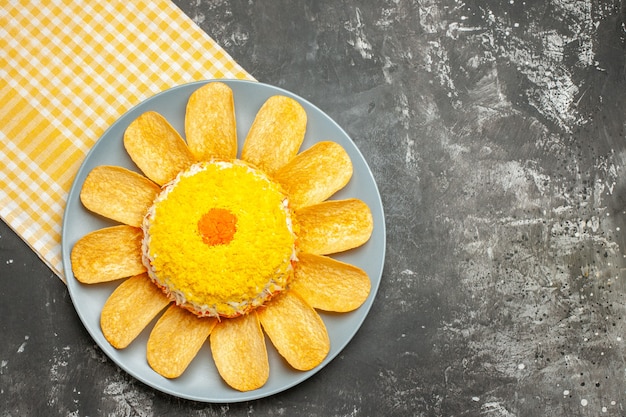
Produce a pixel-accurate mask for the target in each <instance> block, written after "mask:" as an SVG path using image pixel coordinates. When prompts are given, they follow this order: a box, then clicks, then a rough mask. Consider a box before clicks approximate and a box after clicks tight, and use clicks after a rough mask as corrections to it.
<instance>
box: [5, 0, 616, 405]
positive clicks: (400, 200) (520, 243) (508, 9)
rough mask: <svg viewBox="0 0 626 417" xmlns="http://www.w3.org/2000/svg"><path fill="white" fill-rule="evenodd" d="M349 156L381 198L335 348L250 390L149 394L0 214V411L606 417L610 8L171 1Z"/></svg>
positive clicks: (610, 373)
mask: <svg viewBox="0 0 626 417" xmlns="http://www.w3.org/2000/svg"><path fill="white" fill-rule="evenodd" d="M176 3H177V4H178V5H179V7H180V8H181V9H182V10H183V11H184V12H185V13H187V14H188V15H189V16H190V17H191V18H192V19H193V20H194V21H195V22H196V23H197V24H198V25H199V26H200V27H202V29H204V30H205V31H206V32H207V33H208V34H209V35H210V36H212V37H213V38H214V39H215V40H216V41H217V42H218V43H219V44H221V45H222V46H223V47H224V48H225V49H226V50H227V51H228V52H229V53H230V54H231V55H232V56H233V57H234V58H235V59H236V60H237V61H238V62H239V63H240V64H241V65H242V66H243V67H244V68H245V69H246V70H248V71H249V72H250V73H251V74H252V75H253V76H254V77H255V78H256V79H258V80H259V81H262V82H265V83H268V84H273V85H277V86H280V87H283V88H286V89H288V90H290V91H293V92H294V93H296V94H298V95H300V96H302V97H304V98H306V99H308V100H309V101H311V102H312V103H314V104H316V105H317V106H318V107H320V108H321V109H322V110H324V111H325V112H327V113H328V114H329V115H330V116H331V117H332V118H333V119H334V120H336V121H337V122H338V123H339V124H340V125H341V126H342V127H343V128H344V129H345V130H346V131H347V132H348V134H349V135H351V137H352V138H353V140H354V141H355V143H356V144H357V145H358V146H359V148H360V149H361V151H362V153H363V155H364V156H365V158H366V160H367V161H368V163H369V165H370V167H371V169H372V171H373V173H374V176H375V177H376V180H377V183H378V186H379V189H380V192H381V195H382V199H383V204H384V207H385V210H386V226H387V233H388V239H387V258H386V263H385V271H384V274H383V278H382V283H381V286H380V290H379V292H378V296H377V299H376V301H375V303H374V306H373V308H372V310H371V312H370V314H369V316H368V318H367V320H366V321H365V323H364V325H363V327H362V328H361V330H360V331H359V333H358V334H357V335H356V337H355V338H354V339H353V341H352V342H351V343H350V344H349V345H348V347H347V348H346V349H345V350H344V351H343V352H342V354H341V355H340V356H339V357H337V358H336V359H335V360H334V361H333V362H332V363H331V364H330V365H329V366H327V367H326V368H324V369H323V370H322V371H320V372H319V373H318V374H316V375H315V376H314V377H313V378H311V379H309V380H307V381H306V382H304V383H302V384H300V385H298V386H296V387H294V388H292V389H290V390H288V391H285V392H283V393H281V394H278V395H275V396H273V397H270V398H266V399H262V400H258V401H253V402H250V403H238V404H219V405H213V404H203V403H194V402H190V401H186V400H180V399H177V398H174V397H170V396H168V395H165V394H162V393H159V392H157V391H155V390H153V389H151V388H149V387H147V386H145V385H143V384H142V383H140V382H138V381H136V380H134V379H133V378H132V377H130V376H128V375H127V374H125V373H124V372H123V371H121V370H120V369H118V368H117V367H116V366H115V365H114V364H113V363H112V362H111V361H110V360H109V359H108V358H107V357H106V356H105V355H103V354H102V352H101V351H100V350H99V349H98V348H97V347H96V345H95V344H94V343H93V342H92V341H91V339H90V338H89V336H88V334H87V332H86V331H85V330H84V328H83V327H82V325H81V323H80V321H79V319H78V317H77V316H76V313H75V312H74V310H73V307H72V304H71V301H70V299H69V295H68V294H67V290H66V288H65V286H64V285H63V284H62V283H61V282H60V281H59V280H57V279H56V278H54V277H53V276H52V273H51V272H50V271H49V270H48V269H47V268H46V267H45V266H44V265H43V264H42V263H41V261H39V259H38V258H37V257H36V255H34V254H33V253H32V251H30V249H29V248H28V247H27V246H26V245H24V244H23V243H22V242H21V240H20V239H19V238H17V237H16V236H15V235H14V234H13V233H12V232H11V231H10V230H8V228H7V227H6V225H5V224H0V277H1V280H2V283H3V285H2V286H1V287H0V288H1V289H0V331H1V333H2V343H1V344H0V415H2V416H18V415H19V416H24V415H33V416H34V415H72V416H99V415H116V416H161V415H189V416H226V415H246V416H278V415H285V416H300V415H301V416H409V415H415V416H431V415H432V416H439V415H440V416H503V417H504V416H540V415H550V416H605V415H606V416H622V415H626V410H625V408H626V360H625V355H626V332H625V330H626V322H625V320H626V274H625V273H624V267H625V265H626V261H625V259H624V257H625V255H624V254H625V253H626V252H625V248H626V247H625V245H626V238H625V236H626V235H625V232H626V207H625V204H624V203H625V200H626V175H625V174H624V170H625V169H626V138H625V130H626V3H625V2H624V1H623V0H622V1H617V0H616V1H591V0H578V1H574V0H547V1H543V0H542V1H535V0H527V1H521V0H506V1H486V0H475V1H468V2H461V1H454V0H440V1H435V0H423V1H422V0H417V1H406V0H397V1H381V2H359V1H354V0H347V1H343V2H334V1H319V2H318V1H305V2H290V1H283V0H281V1H274V2H256V1H202V0H199V1H181V0H178V1H176Z"/></svg>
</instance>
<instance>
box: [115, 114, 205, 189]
mask: <svg viewBox="0 0 626 417" xmlns="http://www.w3.org/2000/svg"><path fill="white" fill-rule="evenodd" d="M124 147H125V148H126V151H127V152H128V155H130V157H131V159H132V160H133V162H135V164H136V165H137V166H138V167H139V169H140V170H142V171H143V173H144V174H146V177H148V178H150V179H151V180H152V181H154V182H156V183H157V184H159V185H163V184H166V183H168V182H170V181H171V180H173V179H174V178H175V177H176V175H177V174H178V173H179V172H180V171H184V170H185V169H187V168H189V167H190V166H191V165H192V164H193V163H194V162H195V159H194V157H193V154H192V153H191V151H190V150H189V148H188V147H187V145H186V144H185V141H184V140H183V138H181V137H180V135H179V134H178V132H177V131H176V129H174V128H173V127H172V126H171V125H170V124H169V123H168V121H167V120H166V119H165V117H163V116H161V115H160V114H159V113H157V112H154V111H149V112H146V113H143V114H142V115H141V116H139V117H138V118H136V119H135V120H133V122H132V123H131V124H130V125H129V126H128V128H127V129H126V132H124Z"/></svg>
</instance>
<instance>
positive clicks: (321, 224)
mask: <svg viewBox="0 0 626 417" xmlns="http://www.w3.org/2000/svg"><path fill="white" fill-rule="evenodd" d="M295 217H296V219H297V221H298V225H299V228H300V232H299V234H298V238H299V241H298V245H299V248H300V250H301V251H302V252H306V253H313V254H317V255H327V254H330V253H337V252H342V251H345V250H348V249H352V248H356V247H358V246H361V245H362V244H364V243H365V242H367V241H368V239H369V238H370V236H371V235H372V230H373V227H374V221H373V219H372V212H371V211H370V209H369V207H368V206H367V204H365V203H364V202H363V201H361V200H358V199H354V198H351V199H347V200H330V201H325V202H323V203H320V204H316V205H313V206H309V207H304V208H302V209H300V210H296V211H295Z"/></svg>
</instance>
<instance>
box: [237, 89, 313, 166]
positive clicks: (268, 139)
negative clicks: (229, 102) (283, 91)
mask: <svg viewBox="0 0 626 417" xmlns="http://www.w3.org/2000/svg"><path fill="white" fill-rule="evenodd" d="M306 121H307V116H306V112H305V110H304V108H303V107H302V106H301V105H300V103H298V102H297V101H296V100H294V99H292V98H289V97H285V96H272V97H270V98H269V99H268V100H267V101H266V102H265V103H264V104H263V106H261V109H260V110H259V112H258V113H257V115H256V117H255V119H254V122H253V123H252V126H251V127H250V130H249V131H248V136H247V137H246V140H245V142H244V144H243V149H242V153H241V159H243V160H244V161H246V162H250V163H251V164H253V165H256V166H257V167H258V168H260V169H262V170H264V171H265V172H267V173H268V174H270V175H271V174H273V173H274V172H275V171H276V170H278V169H279V168H281V167H282V166H283V165H285V164H286V163H287V162H289V161H290V160H291V158H293V157H294V156H296V154H297V153H298V149H300V145H302V141H303V140H304V134H305V132H306Z"/></svg>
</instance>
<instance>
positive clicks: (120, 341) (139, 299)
mask: <svg viewBox="0 0 626 417" xmlns="http://www.w3.org/2000/svg"><path fill="white" fill-rule="evenodd" d="M169 303H170V300H169V299H168V298H167V296H166V295H165V294H164V293H163V291H161V290H160V289H159V288H158V287H157V286H156V285H154V283H152V281H150V278H149V277H148V274H147V273H144V274H140V275H135V276H133V277H130V278H128V279H127V280H126V281H124V282H122V283H121V284H120V285H119V286H118V287H117V288H116V289H115V291H113V293H112V294H111V296H110V297H109V298H108V299H107V301H106V302H105V303H104V307H102V313H101V316H100V327H101V328H102V333H103V334H104V337H105V338H106V339H107V340H108V341H109V343H110V344H111V346H113V347H114V348H116V349H124V348H125V347H127V346H128V345H129V344H130V343H131V342H132V341H133V340H135V338H136V337H137V336H138V335H139V333H141V331H142V330H143V329H144V328H145V327H146V326H147V325H148V324H149V323H150V322H151V321H152V319H153V318H154V317H155V316H156V315H157V314H158V313H159V312H160V311H161V310H163V309H164V308H165V306H167V305H168V304H169Z"/></svg>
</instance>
